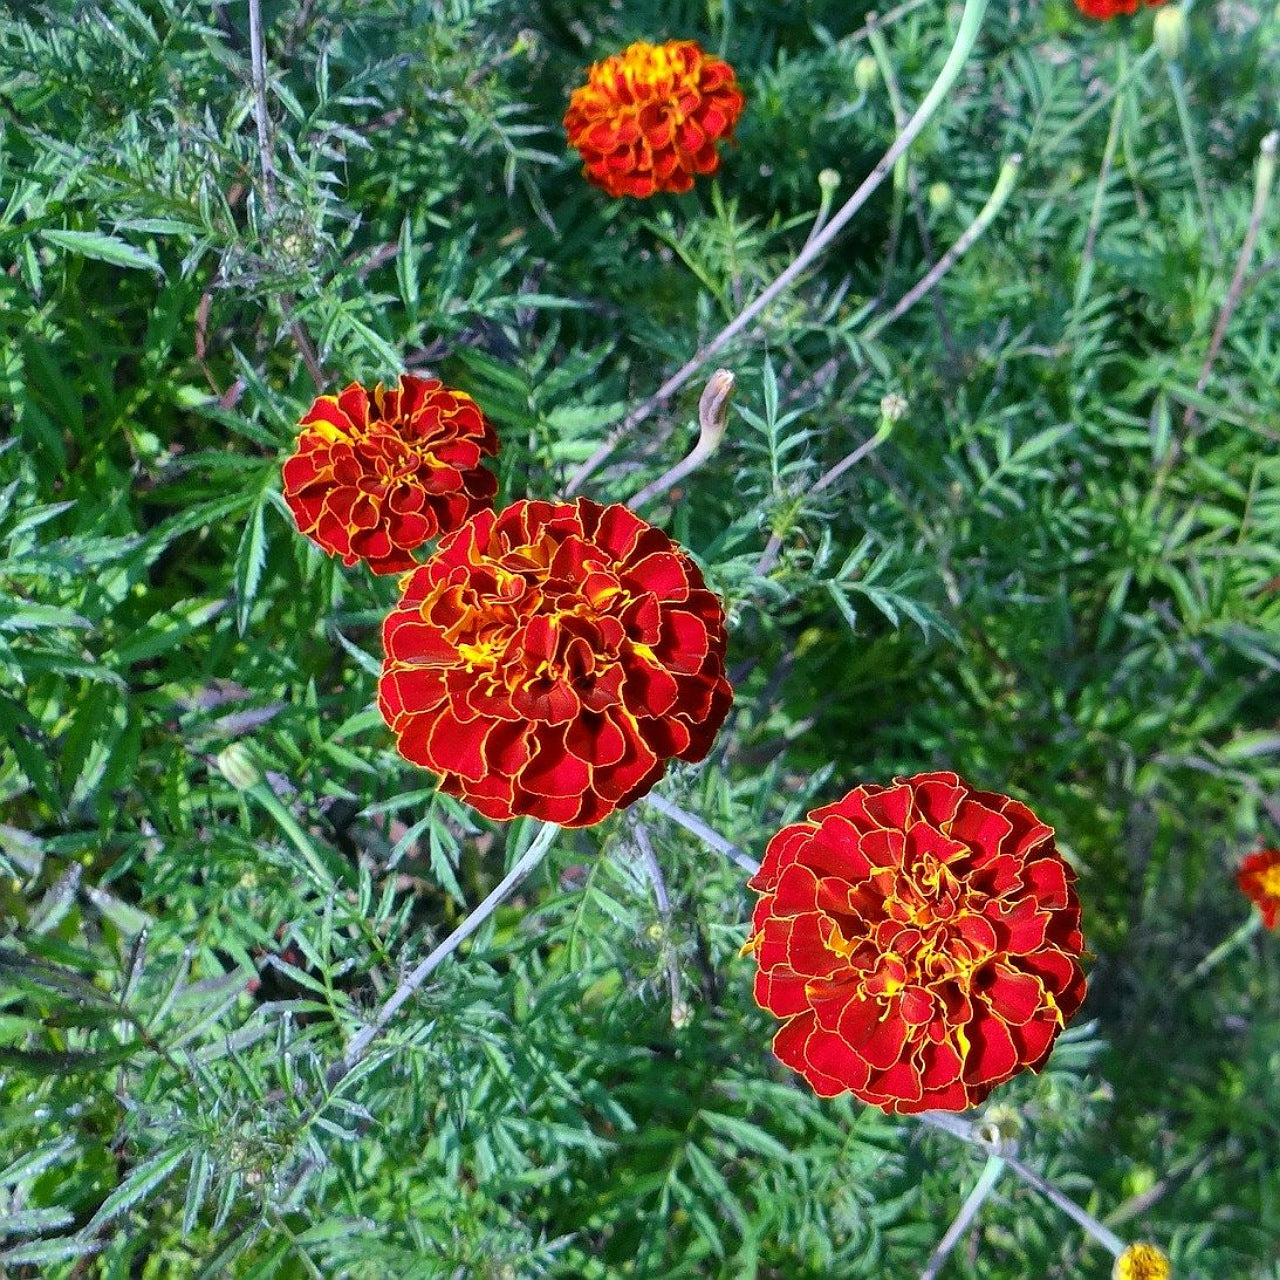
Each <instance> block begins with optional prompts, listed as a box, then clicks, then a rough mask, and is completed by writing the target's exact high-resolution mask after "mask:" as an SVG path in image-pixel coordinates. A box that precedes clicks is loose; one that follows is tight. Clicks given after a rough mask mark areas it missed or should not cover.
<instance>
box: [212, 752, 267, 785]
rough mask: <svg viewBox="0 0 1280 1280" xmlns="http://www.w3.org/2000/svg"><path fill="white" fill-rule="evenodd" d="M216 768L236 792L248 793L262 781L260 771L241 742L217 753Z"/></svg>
mask: <svg viewBox="0 0 1280 1280" xmlns="http://www.w3.org/2000/svg"><path fill="white" fill-rule="evenodd" d="M218 768H219V769H220V770H221V772H222V776H223V777H224V778H226V780H227V781H228V782H229V783H231V785H232V786H233V787H235V789H236V790H237V791H248V790H249V788H250V787H256V786H257V785H258V783H259V782H261V781H262V770H261V769H259V768H258V765H257V762H256V761H255V760H254V758H253V753H252V752H251V751H250V750H249V748H248V747H246V746H245V745H244V743H243V742H233V743H232V744H231V745H230V746H229V747H224V748H223V749H222V750H221V751H219V752H218Z"/></svg>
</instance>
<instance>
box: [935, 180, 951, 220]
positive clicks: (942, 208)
mask: <svg viewBox="0 0 1280 1280" xmlns="http://www.w3.org/2000/svg"><path fill="white" fill-rule="evenodd" d="M953 204H955V197H954V196H952V194H951V188H950V187H949V186H948V185H947V184H946V183H945V182H933V183H930V184H929V208H930V209H932V210H933V211H934V213H949V212H950V210H951V206H952V205H953Z"/></svg>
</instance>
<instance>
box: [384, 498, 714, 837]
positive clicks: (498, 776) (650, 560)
mask: <svg viewBox="0 0 1280 1280" xmlns="http://www.w3.org/2000/svg"><path fill="white" fill-rule="evenodd" d="M382 639H383V648H384V650H385V653H386V658H385V661H384V663H383V668H382V677H381V679H380V681H379V683H378V706H379V708H380V709H381V711H382V715H383V718H384V719H385V720H386V722H387V724H389V725H390V726H391V729H392V731H393V732H394V733H395V735H396V738H397V746H398V747H399V749H400V753H401V754H402V755H403V756H405V757H406V758H407V759H409V760H412V761H413V763H414V764H419V765H422V766H424V767H425V768H427V769H433V770H435V772H437V773H439V774H440V775H441V783H440V785H441V788H442V789H443V790H444V791H446V792H448V793H449V794H450V795H455V796H459V797H461V798H462V799H463V800H466V801H467V802H468V803H469V804H471V805H474V806H475V807H476V808H477V809H479V810H480V812H481V813H483V814H485V815H486V816H488V817H490V818H514V817H516V816H517V815H518V814H528V815H530V816H531V817H535V818H541V819H542V820H543V821H546V822H558V823H560V824H561V825H563V826H567V827H584V826H589V825H590V824H591V823H594V822H599V821H600V820H601V819H602V818H606V817H608V815H609V814H610V813H612V812H613V811H614V810H615V809H620V808H622V807H623V806H624V805H628V804H630V803H631V802H632V801H633V800H637V799H639V797H640V796H642V795H644V794H645V792H646V791H648V790H649V789H650V788H651V787H652V786H653V784H654V783H655V782H657V781H658V779H659V778H661V777H662V774H663V771H664V770H665V768H666V762H667V761H668V760H669V759H671V758H672V757H673V756H675V757H678V758H679V759H681V760H701V759H702V758H703V756H705V755H706V754H707V752H708V750H710V748H711V743H712V741H713V740H714V738H715V736H716V733H717V731H718V730H719V728H720V725H721V724H722V723H723V721H724V718H725V716H726V714H727V713H728V710H729V705H730V703H731V702H732V700H733V693H732V690H731V689H730V687H729V682H728V680H727V679H725V675H724V654H725V639H726V637H725V618H724V611H723V609H722V608H721V605H720V601H719V600H718V599H717V597H716V596H715V595H714V594H712V592H710V591H708V590H707V588H706V586H705V585H704V583H703V580H702V575H701V573H699V572H698V568H697V566H696V565H695V564H694V563H693V561H692V560H691V559H690V558H689V556H688V554H687V553H686V552H685V551H683V550H682V549H681V548H680V547H678V546H677V545H676V544H675V543H674V542H672V541H671V539H670V538H668V537H667V535H666V534H665V533H663V532H662V531H661V530H660V529H655V528H653V527H652V526H651V525H649V524H646V523H645V522H644V521H643V520H642V519H640V517H639V516H637V515H635V514H633V513H632V512H631V511H629V510H628V509H627V508H626V507H623V506H618V505H614V506H609V507H602V506H600V505H599V504H598V503H595V502H591V501H589V500H588V499H586V498H579V499H577V501H575V502H516V503H513V504H512V505H511V506H509V507H507V508H506V509H505V510H504V511H502V512H501V513H499V514H495V513H493V512H492V511H483V512H480V513H479V514H477V515H476V516H474V517H473V518H472V519H471V520H470V521H468V523H467V524H465V525H464V526H463V527H462V528H461V529H459V530H458V531H457V532H456V533H454V534H451V535H450V536H449V537H447V538H444V539H442V541H441V543H440V546H439V547H438V548H437V550H436V551H435V553H434V554H433V555H432V556H431V557H430V558H429V559H428V560H426V561H425V562H424V563H423V564H422V565H421V567H420V568H418V570H417V571H416V572H415V573H414V574H413V575H412V576H411V577H410V578H408V579H407V580H406V582H405V588H404V595H403V597H402V598H401V600H400V603H399V604H398V605H397V606H396V607H395V609H394V610H392V612H391V614H390V615H389V616H388V618H387V620H386V623H385V625H384V627H383V632H382Z"/></svg>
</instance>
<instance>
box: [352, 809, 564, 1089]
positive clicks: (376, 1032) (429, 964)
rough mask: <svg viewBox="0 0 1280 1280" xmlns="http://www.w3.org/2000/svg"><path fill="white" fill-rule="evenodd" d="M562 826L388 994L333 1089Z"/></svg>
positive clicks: (540, 840) (547, 830)
mask: <svg viewBox="0 0 1280 1280" xmlns="http://www.w3.org/2000/svg"><path fill="white" fill-rule="evenodd" d="M559 830H560V828H559V827H558V826H556V825H555V824H554V823H551V822H548V823H544V824H543V826H542V829H541V830H540V831H539V832H538V834H537V835H536V836H535V837H534V839H533V843H532V844H531V845H530V846H529V848H528V849H527V850H526V851H525V853H524V855H523V856H522V857H521V858H520V859H519V860H518V861H517V862H516V864H515V866H514V867H512V868H511V870H510V871H508V872H507V874H506V875H505V876H503V877H502V879H501V880H500V881H499V882H498V883H497V884H496V885H495V886H494V888H493V889H492V890H491V891H490V893H489V895H488V896H487V897H486V898H485V899H484V901H483V902H481V903H480V905H479V906H478V907H476V909H475V910H474V911H473V912H471V914H470V915H469V916H467V918H466V919H465V920H463V922H462V923H461V924H460V925H459V926H458V927H457V928H456V929H455V930H454V931H453V932H452V933H451V934H450V935H449V936H448V937H447V938H446V939H445V940H444V941H443V942H442V943H440V945H439V946H438V947H436V948H435V950H434V951H432V952H431V954H430V955H428V956H427V957H426V959H424V960H423V961H421V962H420V963H419V964H418V966H417V967H416V968H415V969H414V970H413V972H412V973H410V974H409V975H408V977H406V978H405V979H404V980H403V981H402V982H401V983H400V985H399V986H398V987H397V988H396V989H395V990H394V991H393V992H392V993H391V995H390V996H388V997H387V999H386V1001H385V1002H384V1004H383V1006H382V1008H381V1009H379V1010H378V1012H377V1015H376V1016H375V1017H374V1019H373V1021H372V1022H369V1023H366V1025H365V1026H363V1027H362V1028H361V1029H360V1030H359V1031H358V1032H357V1033H356V1034H355V1035H354V1036H353V1037H352V1040H351V1043H350V1044H349V1045H348V1046H347V1051H346V1053H345V1054H344V1055H343V1057H342V1061H341V1062H338V1063H335V1064H334V1066H333V1067H332V1068H330V1071H329V1076H328V1085H329V1088H330V1090H332V1089H333V1088H334V1087H335V1086H336V1085H337V1084H338V1083H339V1081H341V1080H342V1078H343V1077H344V1076H346V1075H348V1074H349V1073H350V1072H351V1071H352V1070H354V1069H355V1067H356V1066H357V1065H358V1064H359V1062H360V1061H361V1060H362V1059H363V1058H364V1056H365V1054H366V1053H368V1052H369V1047H370V1045H372V1044H373V1042H374V1041H375V1040H376V1039H377V1038H378V1037H379V1036H380V1035H381V1034H382V1033H383V1032H384V1031H385V1030H386V1028H387V1024H388V1023H390V1021H391V1019H392V1018H394V1017H395V1015H396V1014H397V1013H398V1012H399V1011H400V1009H401V1007H402V1006H403V1005H404V1004H405V1003H406V1002H407V1001H408V1000H410V999H411V998H412V997H413V995H414V994H415V993H416V992H417V990H418V988H419V987H421V986H422V984H423V983H424V982H426V980H427V979H428V978H429V977H430V976H431V975H432V974H433V973H434V972H435V971H436V970H437V969H438V968H439V967H440V966H441V965H442V964H443V963H444V962H445V961H446V960H447V959H448V958H449V957H450V956H451V955H452V954H453V953H454V952H455V951H456V950H457V949H458V948H459V947H460V946H461V945H462V944H463V943H464V942H465V941H466V940H467V939H468V938H469V937H471V935H472V934H473V933H475V931H476V930H477V929H479V928H480V926H481V925H482V924H484V922H485V921H486V920H488V918H489V917H490V916H491V915H493V913H494V912H495V911H496V910H497V909H498V907H500V906H501V905H502V904H503V903H504V902H505V901H506V900H507V899H508V898H509V897H510V896H511V894H512V893H513V892H514V891H515V890H516V888H517V886H519V885H520V884H521V882H522V881H523V880H524V879H525V878H526V877H527V876H528V875H529V874H530V873H531V872H532V871H533V870H534V869H535V868H536V867H537V866H538V864H539V863H540V862H541V861H542V860H543V858H545V857H546V855H547V851H548V850H549V849H550V848H551V844H552V841H554V840H555V838H556V832H558V831H559Z"/></svg>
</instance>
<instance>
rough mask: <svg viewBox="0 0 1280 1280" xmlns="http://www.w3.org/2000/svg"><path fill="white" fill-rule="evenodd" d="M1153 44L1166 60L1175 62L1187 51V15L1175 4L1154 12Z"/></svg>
mask: <svg viewBox="0 0 1280 1280" xmlns="http://www.w3.org/2000/svg"><path fill="white" fill-rule="evenodd" d="M1155 45H1156V48H1157V49H1159V50H1160V56H1161V57H1162V58H1163V59H1164V60H1165V61H1166V62H1177V60H1178V59H1179V58H1180V57H1182V55H1183V54H1184V53H1186V51H1187V16H1186V14H1184V13H1183V12H1182V10H1181V9H1179V8H1178V7H1177V5H1169V7H1168V8H1166V9H1161V10H1160V11H1159V12H1158V13H1157V14H1156V22H1155Z"/></svg>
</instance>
